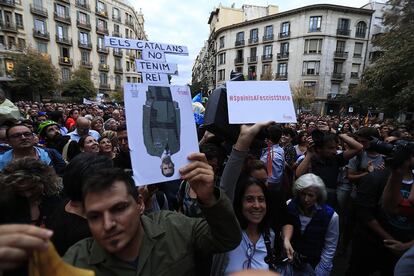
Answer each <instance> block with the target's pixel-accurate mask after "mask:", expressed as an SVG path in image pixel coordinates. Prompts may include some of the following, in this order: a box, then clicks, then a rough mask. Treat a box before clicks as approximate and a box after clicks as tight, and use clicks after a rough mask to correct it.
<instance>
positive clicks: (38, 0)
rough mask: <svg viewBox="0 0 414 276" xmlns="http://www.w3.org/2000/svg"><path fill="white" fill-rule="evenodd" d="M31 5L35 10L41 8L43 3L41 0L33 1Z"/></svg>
mask: <svg viewBox="0 0 414 276" xmlns="http://www.w3.org/2000/svg"><path fill="white" fill-rule="evenodd" d="M33 5H34V6H35V7H36V8H43V1H42V0H33Z"/></svg>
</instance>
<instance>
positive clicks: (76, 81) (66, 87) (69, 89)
mask: <svg viewBox="0 0 414 276" xmlns="http://www.w3.org/2000/svg"><path fill="white" fill-rule="evenodd" d="M62 96H65V97H71V98H72V99H74V100H76V101H82V99H83V98H95V96H96V89H95V86H94V85H93V82H92V80H91V75H90V72H89V70H87V69H84V68H79V69H77V70H76V71H74V72H73V73H72V76H71V79H70V80H69V81H67V82H64V83H63V84H62Z"/></svg>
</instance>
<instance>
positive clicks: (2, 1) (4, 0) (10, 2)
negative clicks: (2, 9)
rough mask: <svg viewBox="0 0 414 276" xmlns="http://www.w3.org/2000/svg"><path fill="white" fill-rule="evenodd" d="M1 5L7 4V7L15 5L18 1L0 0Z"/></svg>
mask: <svg viewBox="0 0 414 276" xmlns="http://www.w3.org/2000/svg"><path fill="white" fill-rule="evenodd" d="M0 5H1V6H7V7H15V6H16V1H15V0H0Z"/></svg>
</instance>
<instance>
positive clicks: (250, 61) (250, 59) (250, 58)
mask: <svg viewBox="0 0 414 276" xmlns="http://www.w3.org/2000/svg"><path fill="white" fill-rule="evenodd" d="M256 62H257V56H253V57H248V58H247V63H256Z"/></svg>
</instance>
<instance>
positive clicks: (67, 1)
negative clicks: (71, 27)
mask: <svg viewBox="0 0 414 276" xmlns="http://www.w3.org/2000/svg"><path fill="white" fill-rule="evenodd" d="M58 1H60V2H63V3H66V4H70V0H58Z"/></svg>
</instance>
